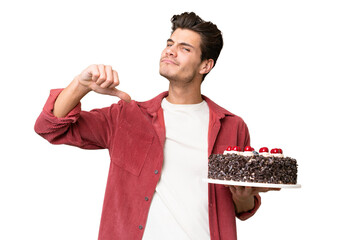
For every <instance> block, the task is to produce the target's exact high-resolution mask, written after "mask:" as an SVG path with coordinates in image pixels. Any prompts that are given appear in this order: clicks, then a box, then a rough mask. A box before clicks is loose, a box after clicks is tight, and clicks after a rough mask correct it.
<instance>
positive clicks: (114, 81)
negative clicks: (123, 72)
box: [109, 70, 120, 88]
mask: <svg viewBox="0 0 360 240" xmlns="http://www.w3.org/2000/svg"><path fill="white" fill-rule="evenodd" d="M112 74H113V79H114V80H113V83H112V84H111V85H110V87H109V88H114V87H116V86H118V85H119V83H120V81H119V75H118V73H117V71H115V70H113V72H112Z"/></svg>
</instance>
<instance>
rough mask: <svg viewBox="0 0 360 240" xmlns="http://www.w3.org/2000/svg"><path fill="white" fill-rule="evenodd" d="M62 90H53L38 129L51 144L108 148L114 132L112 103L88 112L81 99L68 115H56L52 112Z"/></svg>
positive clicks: (36, 124) (40, 117) (37, 121)
mask: <svg viewBox="0 0 360 240" xmlns="http://www.w3.org/2000/svg"><path fill="white" fill-rule="evenodd" d="M61 91H62V89H55V90H51V92H50V96H49V98H48V100H47V101H46V103H45V106H44V108H43V110H42V112H41V113H40V116H39V117H38V119H37V120H36V123H35V127H34V129H35V132H36V133H38V134H39V135H40V136H42V137H43V138H45V139H46V140H48V141H49V142H50V143H52V144H67V145H72V146H77V147H80V148H84V149H103V148H108V146H109V139H110V137H111V134H112V129H111V126H112V124H111V122H112V114H113V113H111V110H112V107H108V108H103V109H95V110H92V111H90V112H86V111H81V103H79V104H78V105H77V106H76V107H75V108H74V109H73V110H72V111H70V112H69V113H68V115H67V116H66V117H64V118H57V117H55V116H54V115H53V108H54V103H55V101H56V99H57V97H58V95H59V94H60V92H61ZM114 105H115V104H114ZM118 106H120V105H119V104H118ZM120 108H121V107H120Z"/></svg>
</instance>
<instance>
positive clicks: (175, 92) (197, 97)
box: [166, 83, 203, 104]
mask: <svg viewBox="0 0 360 240" xmlns="http://www.w3.org/2000/svg"><path fill="white" fill-rule="evenodd" d="M166 100H168V101H169V102H170V103H173V104H196V103H201V102H202V101H203V99H202V97H201V89H200V84H199V85H196V86H181V87H180V86H176V85H174V84H171V83H170V85H169V95H168V96H167V97H166Z"/></svg>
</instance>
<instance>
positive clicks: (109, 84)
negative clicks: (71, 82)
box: [76, 64, 131, 102]
mask: <svg viewBox="0 0 360 240" xmlns="http://www.w3.org/2000/svg"><path fill="white" fill-rule="evenodd" d="M76 79H77V80H78V81H79V83H80V84H81V85H82V86H84V87H86V88H87V89H88V90H92V91H94V92H97V93H101V94H106V95H111V96H117V97H119V98H120V99H122V100H124V101H126V102H130V100H131V98H130V96H129V94H127V93H125V92H123V91H120V90H118V89H116V88H115V87H116V86H118V85H119V83H120V82H119V76H118V73H117V72H116V71H115V70H113V69H112V67H111V66H109V65H103V64H99V65H96V64H94V65H90V66H89V67H87V68H86V69H85V70H84V71H82V73H80V74H79V75H78V76H77V77H76Z"/></svg>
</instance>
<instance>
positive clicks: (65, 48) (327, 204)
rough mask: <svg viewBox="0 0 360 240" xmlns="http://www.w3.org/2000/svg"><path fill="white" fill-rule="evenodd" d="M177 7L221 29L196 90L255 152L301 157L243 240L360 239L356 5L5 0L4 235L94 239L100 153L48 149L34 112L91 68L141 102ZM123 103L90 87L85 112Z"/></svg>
mask: <svg viewBox="0 0 360 240" xmlns="http://www.w3.org/2000/svg"><path fill="white" fill-rule="evenodd" d="M184 11H195V12H196V13H197V14H199V15H200V16H201V17H202V18H203V19H205V20H210V21H212V22H214V23H215V24H217V25H218V27H219V28H220V29H221V30H222V32H223V36H224V42H225V44H224V48H223V51H222V53H221V54H220V57H219V59H218V63H217V65H216V67H215V69H214V70H213V71H212V72H211V73H210V74H209V75H208V76H207V78H206V79H205V82H204V83H203V89H202V91H203V94H205V95H207V96H208V97H210V98H211V99H212V100H214V101H215V102H217V103H218V104H219V105H221V106H223V107H225V108H226V109H228V110H229V111H231V112H233V113H235V114H237V115H239V116H241V117H243V119H244V120H245V121H246V122H247V124H248V126H249V129H250V133H251V136H252V145H253V147H255V148H256V149H258V148H260V147H262V146H268V147H269V148H271V147H281V148H283V149H284V153H285V155H288V156H292V157H295V158H296V159H298V164H299V179H298V181H299V183H300V184H302V188H301V189H288V190H286V189H283V190H282V191H280V192H271V193H266V194H263V195H262V201H263V203H262V206H261V208H260V209H259V211H258V212H257V214H256V215H255V216H254V217H253V218H251V219H249V220H248V221H245V222H240V221H237V224H238V236H239V239H289V238H290V239H326V238H332V239H359V237H360V234H359V232H358V229H357V228H358V227H359V224H358V222H356V221H357V218H358V215H359V214H360V211H359V209H360V207H359V202H360V198H359V194H357V192H358V185H359V166H360V164H359V161H360V157H359V149H358V148H359V143H360V141H359V134H360V131H359V122H360V118H359V107H358V105H359V102H360V101H359V100H360V98H359V86H358V84H356V81H359V79H360V69H359V66H360V47H359V46H360V44H359V43H360V14H359V12H360V7H359V3H358V1H347V0H342V1H331V0H329V1H319V0H309V1H308V0H303V1H278V0H276V1H210V0H208V1H192V0H191V1H185V0H183V1H131V2H130V1H124V2H120V1H110V0H108V1H89V0H86V1H76V0H71V1H70V0H66V1H65V0H63V1H45V0H44V1H40V0H34V1H25V0H23V1H16V0H13V1H2V2H1V3H0V34H1V37H0V74H1V75H0V76H1V79H0V81H1V87H0V97H1V101H0V104H1V120H0V121H1V124H0V127H1V129H0V130H1V132H0V134H1V138H0V141H1V155H0V158H1V161H0V239H5V240H8V239H39V240H40V239H97V234H98V228H99V223H100V216H101V210H102V201H103V196H104V192H105V185H106V179H107V173H108V172H107V171H108V167H109V157H108V153H107V151H106V150H103V151H85V150H80V149H77V148H74V147H69V146H53V145H50V144H48V143H47V142H46V141H45V140H43V139H42V138H40V137H39V136H38V135H37V134H36V133H35V132H34V131H33V126H34V123H35V120H36V118H37V116H38V115H39V113H40V111H41V109H42V106H43V104H44V103H45V101H46V99H47V97H48V94H49V90H50V89H52V88H62V87H65V86H66V85H67V84H68V83H70V81H71V80H72V79H73V77H74V76H75V75H77V74H79V73H80V72H81V71H82V70H83V69H84V68H85V67H87V66H88V65H90V64H92V63H104V64H110V65H112V66H113V67H114V69H116V70H118V72H119V75H120V80H121V85H120V88H121V89H122V90H123V91H126V92H128V93H129V94H130V95H131V97H132V98H133V99H135V100H139V101H145V100H148V99H150V98H152V97H154V96H156V95H157V94H158V93H160V92H162V91H165V90H167V86H168V82H167V80H166V79H164V78H162V77H160V76H159V74H158V60H159V57H160V52H161V51H162V49H163V48H164V47H165V44H166V39H167V38H168V37H169V36H170V27H171V24H170V18H171V17H172V15H173V14H178V13H182V12H184ZM117 101H118V99H116V98H115V97H107V96H103V95H97V94H95V93H91V94H89V95H88V96H86V97H85V99H83V109H85V110H90V109H92V108H96V107H104V106H108V105H110V104H111V103H114V102H117ZM134 187H136V186H134Z"/></svg>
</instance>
